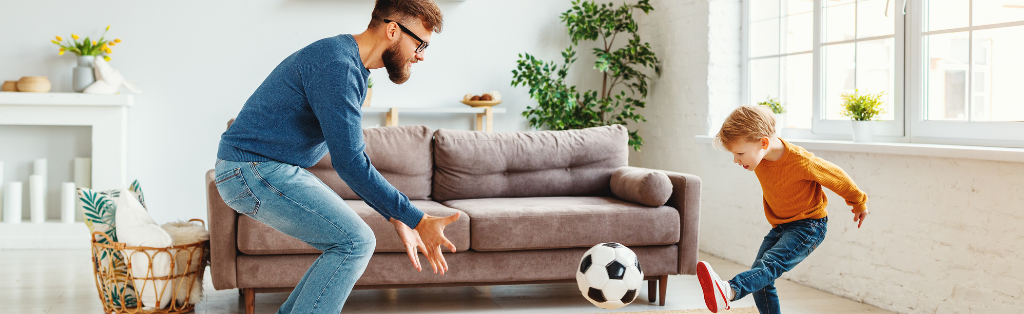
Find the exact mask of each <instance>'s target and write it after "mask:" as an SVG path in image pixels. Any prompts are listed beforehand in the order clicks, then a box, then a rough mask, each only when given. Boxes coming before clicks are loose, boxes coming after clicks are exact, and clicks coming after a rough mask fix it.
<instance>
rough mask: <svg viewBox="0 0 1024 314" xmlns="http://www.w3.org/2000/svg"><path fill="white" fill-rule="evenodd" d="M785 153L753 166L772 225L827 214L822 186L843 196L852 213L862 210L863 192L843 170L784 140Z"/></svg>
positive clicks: (863, 205)
mask: <svg viewBox="0 0 1024 314" xmlns="http://www.w3.org/2000/svg"><path fill="white" fill-rule="evenodd" d="M779 140H781V141H782V145H783V147H784V149H785V152H784V153H783V154H782V158H779V160H776V161H768V160H762V161H761V163H760V164H759V165H758V166H757V168H755V169H754V174H756V175H757V180H758V181H761V190H762V191H763V193H764V215H765V217H766V218H768V222H769V223H771V224H772V227H777V226H778V225H780V224H784V223H787V222H792V221H797V220H801V219H821V218H825V216H828V212H827V211H825V206H827V205H828V199H826V198H825V193H824V191H822V190H821V187H822V186H825V187H826V188H828V189H829V190H832V192H835V193H836V194H839V196H841V197H843V198H844V199H846V204H847V205H850V206H853V212H854V213H859V212H862V211H864V209H865V208H866V207H865V203H867V201H868V196H867V194H864V192H863V191H861V190H860V189H858V188H857V184H855V183H853V180H852V179H850V176H848V175H846V172H844V171H843V169H840V168H839V167H838V166H836V165H835V164H832V163H831V162H828V161H826V160H824V159H821V158H819V157H815V156H814V154H812V153H810V152H808V151H807V150H805V149H804V148H803V147H800V146H796V145H793V144H790V143H789V142H786V141H785V140H783V139H782V138H779Z"/></svg>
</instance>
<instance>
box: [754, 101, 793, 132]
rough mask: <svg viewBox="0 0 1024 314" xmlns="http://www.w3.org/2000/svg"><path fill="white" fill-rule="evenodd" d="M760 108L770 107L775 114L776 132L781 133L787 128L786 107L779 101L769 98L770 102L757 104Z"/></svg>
mask: <svg viewBox="0 0 1024 314" xmlns="http://www.w3.org/2000/svg"><path fill="white" fill-rule="evenodd" d="M757 104H758V105H760V106H765V107H768V108H769V109H771V110H772V113H774V114H775V131H776V132H781V131H782V128H784V127H786V105H784V104H782V102H780V101H779V100H778V99H775V98H772V97H768V100H765V101H762V102H759V103H757Z"/></svg>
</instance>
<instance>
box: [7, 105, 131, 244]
mask: <svg viewBox="0 0 1024 314" xmlns="http://www.w3.org/2000/svg"><path fill="white" fill-rule="evenodd" d="M134 103H135V98H134V97H133V96H132V95H93V94H80V93H18V92H0V125H43V126H46V125H52V126H89V127H92V136H91V138H92V188H93V189H98V190H109V189H117V188H121V187H123V186H125V184H127V177H128V175H127V171H128V162H127V159H128V107H130V106H132V105H134ZM83 157H84V156H83ZM68 162H70V161H68ZM25 179H26V180H27V178H25ZM5 180H7V181H19V180H15V178H5ZM20 181H25V180H20ZM88 247H89V241H88V229H86V228H85V224H84V223H75V224H59V223H53V222H47V223H43V224H32V223H29V222H22V223H21V224H19V225H17V226H15V225H6V227H5V228H0V249H19V248H22V249H24V248H45V249H58V248H88Z"/></svg>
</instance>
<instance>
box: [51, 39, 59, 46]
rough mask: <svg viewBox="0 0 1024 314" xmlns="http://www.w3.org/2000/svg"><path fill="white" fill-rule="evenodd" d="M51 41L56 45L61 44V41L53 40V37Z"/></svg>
mask: <svg viewBox="0 0 1024 314" xmlns="http://www.w3.org/2000/svg"><path fill="white" fill-rule="evenodd" d="M50 42H51V43H53V44H54V45H60V43H59V42H57V41H56V40H52V39H51V40H50Z"/></svg>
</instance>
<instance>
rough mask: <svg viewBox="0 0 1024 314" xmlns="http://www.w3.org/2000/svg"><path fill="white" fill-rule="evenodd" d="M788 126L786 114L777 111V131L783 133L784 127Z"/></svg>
mask: <svg viewBox="0 0 1024 314" xmlns="http://www.w3.org/2000/svg"><path fill="white" fill-rule="evenodd" d="M785 128H786V114H785V113H776V114H775V133H777V134H782V129H785Z"/></svg>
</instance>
